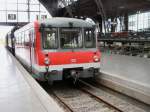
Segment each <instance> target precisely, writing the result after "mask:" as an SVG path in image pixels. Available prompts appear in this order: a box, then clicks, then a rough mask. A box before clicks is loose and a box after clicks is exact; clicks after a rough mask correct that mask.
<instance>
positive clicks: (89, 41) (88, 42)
mask: <svg viewBox="0 0 150 112" xmlns="http://www.w3.org/2000/svg"><path fill="white" fill-rule="evenodd" d="M84 38H85V47H86V48H95V47H96V40H95V34H94V29H89V28H87V29H84Z"/></svg>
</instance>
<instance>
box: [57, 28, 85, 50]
mask: <svg viewBox="0 0 150 112" xmlns="http://www.w3.org/2000/svg"><path fill="white" fill-rule="evenodd" d="M60 46H61V48H64V49H72V48H82V47H83V35H82V29H80V28H62V29H60Z"/></svg>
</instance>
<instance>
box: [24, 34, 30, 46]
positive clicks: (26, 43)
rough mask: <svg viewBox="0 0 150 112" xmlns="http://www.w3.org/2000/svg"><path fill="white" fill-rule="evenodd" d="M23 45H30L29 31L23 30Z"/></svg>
mask: <svg viewBox="0 0 150 112" xmlns="http://www.w3.org/2000/svg"><path fill="white" fill-rule="evenodd" d="M24 45H25V46H29V45H30V38H29V31H26V32H25V39H24Z"/></svg>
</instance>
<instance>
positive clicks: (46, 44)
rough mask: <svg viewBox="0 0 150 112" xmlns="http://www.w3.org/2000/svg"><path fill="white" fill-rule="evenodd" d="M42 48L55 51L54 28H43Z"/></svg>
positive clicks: (56, 46) (55, 38)
mask: <svg viewBox="0 0 150 112" xmlns="http://www.w3.org/2000/svg"><path fill="white" fill-rule="evenodd" d="M42 39H43V48H44V49H57V48H58V39H57V29H56V28H50V29H49V28H44V30H43V32H42Z"/></svg>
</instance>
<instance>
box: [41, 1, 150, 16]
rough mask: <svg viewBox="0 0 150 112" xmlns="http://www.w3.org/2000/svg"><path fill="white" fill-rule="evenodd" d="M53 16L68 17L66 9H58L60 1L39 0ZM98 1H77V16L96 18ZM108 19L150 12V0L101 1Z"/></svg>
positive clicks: (75, 12) (75, 13)
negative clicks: (138, 12)
mask: <svg viewBox="0 0 150 112" xmlns="http://www.w3.org/2000/svg"><path fill="white" fill-rule="evenodd" d="M39 1H40V2H41V3H42V4H43V5H44V6H45V7H46V8H47V9H48V11H49V12H50V13H51V14H52V16H68V15H65V13H66V12H65V11H66V10H65V8H58V3H59V1H60V0H39ZM95 1H96V0H77V2H76V3H77V5H76V7H75V11H74V12H73V13H74V15H75V16H87V17H95V16H97V15H99V13H98V6H97V4H96V2H95ZM101 1H102V4H103V7H104V11H105V13H106V17H107V18H110V17H116V16H122V15H124V14H126V13H127V14H132V13H136V12H137V11H148V10H150V0H101Z"/></svg>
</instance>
